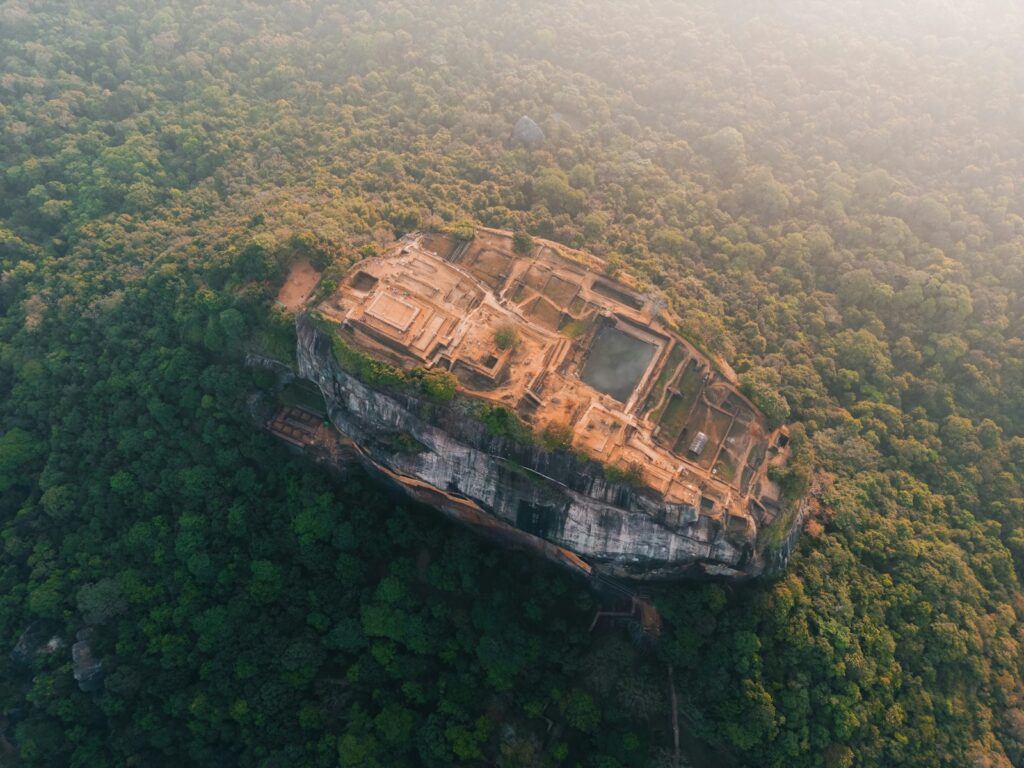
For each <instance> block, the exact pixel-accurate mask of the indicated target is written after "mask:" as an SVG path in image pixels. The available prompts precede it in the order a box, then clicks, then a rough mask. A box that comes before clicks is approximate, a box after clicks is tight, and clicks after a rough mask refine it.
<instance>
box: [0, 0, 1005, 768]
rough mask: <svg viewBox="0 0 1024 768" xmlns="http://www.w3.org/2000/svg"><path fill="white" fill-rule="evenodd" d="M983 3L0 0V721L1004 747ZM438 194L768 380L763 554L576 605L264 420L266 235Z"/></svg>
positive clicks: (186, 759)
mask: <svg viewBox="0 0 1024 768" xmlns="http://www.w3.org/2000/svg"><path fill="white" fill-rule="evenodd" d="M1021 30H1024V9H1022V8H1021V6H1020V5H1019V4H1017V3H1014V2H1009V1H1005V2H1004V1H1003V0H965V1H964V2H959V3H955V4H954V3H949V2H944V1H942V0H893V1H892V2H881V1H880V0H854V1H853V2H849V3H830V2H826V1H825V0H787V2H780V3H774V4H767V3H758V2H753V1H752V0H723V1H722V2H711V1H710V0H682V1H680V2H669V1H668V0H620V1H619V2H611V0H596V2H592V3H583V2H580V1H579V0H568V1H567V2H561V3H555V2H548V1H547V0H531V1H527V0H511V1H510V2H498V1H497V0H471V1H469V2H459V3H443V2H439V1H438V0H390V1H387V2H381V3H371V2H359V1H356V0H294V1H292V2H284V1H282V2H276V3H260V2H254V1H253V0H223V1H222V2H218V3H202V2H186V1H185V0H164V1H163V2H155V1H154V0H96V1H95V2H81V1H80V0H68V1H67V2H56V1H55V0H6V1H5V2H2V3H0V546H2V550H0V651H2V653H0V765H2V766H12V767H13V766H76V767H80V768H86V767H88V768H93V767H98V766H147V767H148V766H168V767H169V766H188V765H196V766H229V765H238V766H261V767H262V768H285V767H290V766H336V765H338V766H365V767H366V768H371V767H375V766H379V767H381V768H385V767H386V768H392V767H393V766H420V765H422V766H432V767H440V766H450V765H467V766H483V765H494V766H500V767H501V768H512V766H573V767H575V766H579V767H580V768H617V767H620V766H622V767H624V766H651V767H652V768H669V767H676V768H679V767H681V766H686V765H693V766H696V768H703V767H704V766H727V767H728V766H735V767H740V766H752V767H753V766H757V767H759V768H760V767H762V766H765V767H768V766H777V767H779V768H781V767H782V766H787V767H796V766H800V767H807V768H810V767H812V766H814V767H825V768H852V767H853V766H864V767H867V766H882V767H883V768H896V767H898V766H908V767H909V766H914V767H916V768H926V767H927V768H932V767H938V766H968V767H969V768H1010V766H1015V765H1016V766H1019V765H1022V764H1024V682H1022V665H1024V647H1022V642H1024V636H1022V623H1021V620H1022V618H1024V592H1022V587H1021V573H1022V571H1024V489H1022V476H1024V338H1022V337H1024V108H1022V101H1021V94H1022V92H1024V60H1022V58H1021V51H1022V45H1021V43H1022V39H1024V38H1022V32H1021ZM523 115H527V116H529V117H530V118H531V119H532V120H534V121H535V122H536V123H537V124H538V125H539V126H540V128H541V129H542V131H543V134H544V138H543V140H542V141H540V142H537V143H536V144H533V145H531V146H524V145H523V143H522V142H514V141H512V139H511V134H512V129H513V126H514V125H515V123H516V121H517V120H518V119H519V118H520V117H521V116H523ZM475 223H478V224H483V225H486V226H492V227H499V228H504V229H513V230H516V231H522V232H528V233H530V234H532V235H534V236H538V237H543V238H549V239H553V240H556V241H558V242H562V243H565V244H567V245H570V246H572V247H576V248H581V249H584V250H587V251H590V252H592V253H594V254H597V255H598V256H601V257H602V258H603V259H605V260H606V261H607V263H608V265H609V267H608V268H609V271H611V272H613V273H614V272H620V273H624V274H628V275H630V276H631V277H632V278H633V279H635V280H636V281H638V282H639V284H640V285H641V286H642V287H643V288H644V290H646V291H650V292H655V293H657V294H658V295H660V296H662V297H663V298H664V300H665V302H666V303H667V305H668V306H670V307H671V309H672V310H673V312H674V313H675V315H677V316H678V317H679V318H681V322H682V329H681V330H682V331H683V332H685V333H686V334H687V336H688V337H689V338H691V339H694V340H695V341H696V342H697V343H699V344H700V345H701V347H702V348H703V349H707V350H708V351H709V352H712V353H714V354H718V355H720V356H721V357H722V358H723V359H724V360H726V361H728V362H729V364H730V365H731V366H732V367H733V368H734V369H735V370H736V372H737V373H738V374H739V376H740V378H741V380H742V381H743V382H744V384H745V386H746V387H748V390H749V391H752V392H755V393H757V395H758V398H759V401H760V402H761V404H762V405H763V406H764V408H765V409H766V410H767V411H770V412H771V415H772V417H773V418H776V419H778V420H780V421H783V420H784V421H788V422H789V423H791V424H792V425H793V431H794V435H795V436H796V437H797V439H799V440H800V441H802V444H803V445H804V446H805V452H804V454H803V455H804V457H805V458H804V462H805V463H806V468H807V469H808V471H811V472H812V473H813V493H814V496H813V504H812V507H813V515H812V516H811V517H809V519H808V521H807V522H806V525H805V530H804V533H803V536H802V537H801V540H800V543H799V546H798V547H797V549H796V551H795V552H794V553H793V555H792V557H791V559H790V561H789V565H788V568H787V570H786V571H785V572H784V573H783V574H782V575H781V576H779V577H777V578H774V579H767V580H761V581H757V582H752V583H744V584H736V583H722V582H714V581H708V582H698V583H675V584H664V585H660V586H658V587H656V588H655V590H654V602H655V604H656V606H657V608H658V609H659V611H660V612H661V615H662V617H663V620H664V626H663V631H662V634H661V637H660V638H659V639H658V640H657V641H656V642H652V641H650V640H647V639H644V638H642V637H640V636H638V634H637V633H636V632H632V631H630V630H629V629H628V628H625V627H622V626H615V625H609V624H598V626H597V627H595V628H594V629H593V631H591V621H592V618H593V616H594V612H595V610H596V608H597V606H598V600H597V598H596V597H595V596H594V595H593V594H592V593H591V592H589V591H588V590H587V589H586V586H585V585H584V584H582V583H581V582H579V581H578V580H576V579H575V578H573V577H572V576H571V575H570V574H568V573H563V572H562V571H560V570H558V569H556V568H554V567H553V566H550V565H548V564H545V563H543V562H542V561H540V560H537V559H535V558H532V557H528V556H526V555H524V554H522V553H517V552H513V551H506V550H504V549H500V548H498V547H495V546H493V545H491V544H489V543H487V542H484V541H481V540H480V539H478V538H476V537H474V536H473V535H472V534H471V533H469V532H467V531H464V530H462V529H461V528H458V527H456V526H454V525H452V524H450V523H447V522H445V521H444V520H443V519H442V518H441V517H440V516H438V515H436V514H434V513H432V512H431V511H430V510H428V509H426V508H421V507H417V506H414V505H410V504H408V503H406V502H403V501H401V500H399V499H398V498H396V497H395V496H394V495H392V494H389V493H388V492H386V491H385V490H384V489H382V488H381V487H379V486H378V485H376V484H375V483H374V482H373V481H371V480H370V479H369V478H367V477H366V476H365V475H362V474H360V473H358V472H353V473H351V474H349V475H345V476H339V475H336V474H333V473H331V472H329V471H328V470H327V469H325V468H323V467H320V466H318V465H316V464H314V463H312V462H310V461H308V460H307V459H306V458H304V457H302V456H297V455H295V454H293V453H291V452H289V451H288V450H287V449H286V447H285V446H284V445H283V444H282V443H280V442H278V441H276V440H275V439H274V438H273V437H271V436H270V435H269V434H267V433H266V432H265V431H263V430H261V429H260V425H259V424H258V423H256V422H255V421H254V420H253V418H252V416H251V409H250V405H251V402H252V400H253V398H254V397H256V396H259V393H260V392H261V391H264V390H265V389H266V386H267V382H266V380H265V379H266V376H265V374H264V373H261V372H260V371H259V370H254V369H253V368H252V367H247V366H246V365H245V357H246V355H247V354H248V353H252V352H257V353H260V354H264V355H269V356H273V357H276V358H278V359H281V360H284V361H286V362H287V361H290V360H291V359H292V358H293V356H294V332H293V328H292V324H291V319H290V318H289V317H287V316H286V315H285V314H283V313H282V312H281V311H280V310H279V309H276V308H275V305H274V298H275V296H276V295H277V290H278V288H279V286H280V285H281V283H282V282H283V280H284V276H285V273H286V269H287V265H288V264H289V262H290V261H291V260H293V259H294V258H296V257H297V256H304V257H306V258H309V259H310V260H312V262H313V263H314V264H315V265H316V266H317V267H318V268H320V269H322V270H324V273H325V279H326V280H337V279H338V278H339V277H340V276H341V275H342V274H344V272H345V270H346V269H347V268H348V267H349V266H350V265H352V264H353V263H354V262H355V261H357V260H358V259H360V258H363V257H364V256H367V255H371V254H374V253H378V252H380V251H381V249H383V248H385V247H386V246H387V245H388V244H389V243H391V242H392V241H393V240H394V238H396V237H398V236H401V235H403V234H405V233H407V232H410V231H414V230H418V229H438V230H445V231H453V232H458V231H464V230H465V228H466V227H471V226H472V225H473V224H475ZM79 641H84V642H85V645H86V647H88V649H89V656H90V657H91V661H92V662H93V663H94V664H96V663H98V664H100V665H101V670H102V676H101V677H100V678H97V679H95V680H91V681H89V683H90V684H85V685H80V684H79V683H80V682H83V681H82V680H78V679H76V672H78V671H80V670H79V669H78V668H79V667H81V666H82V665H83V664H84V663H85V662H87V661H89V660H90V659H81V658H79V659H77V660H76V659H75V658H73V654H72V650H71V648H72V645H74V644H76V643H77V642H79ZM669 668H671V670H672V675H673V678H674V685H675V690H676V693H677V696H678V707H679V710H680V712H679V722H680V726H681V729H682V731H683V749H682V750H681V752H680V753H677V752H676V750H675V749H674V747H673V735H672V723H671V717H670V701H669V699H670V693H671V692H670V686H669V680H668V670H669ZM79 677H82V675H81V674H79ZM83 687H84V688H86V690H82V689H83Z"/></svg>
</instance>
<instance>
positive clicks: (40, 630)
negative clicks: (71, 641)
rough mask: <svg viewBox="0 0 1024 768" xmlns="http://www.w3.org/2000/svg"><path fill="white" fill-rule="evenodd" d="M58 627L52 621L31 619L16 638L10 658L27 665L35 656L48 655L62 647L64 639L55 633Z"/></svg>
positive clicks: (16, 662)
mask: <svg viewBox="0 0 1024 768" xmlns="http://www.w3.org/2000/svg"><path fill="white" fill-rule="evenodd" d="M59 629H60V627H59V625H57V624H56V623H53V622H43V621H33V622H32V623H31V624H29V625H28V627H26V628H25V631H24V632H22V633H21V637H19V638H18V642H17V644H16V645H15V646H14V650H13V651H11V660H12V661H13V662H14V663H15V664H21V665H24V666H27V665H29V664H31V663H32V659H34V658H35V657H36V656H48V655H50V654H51V653H56V652H57V651H59V650H60V649H61V648H63V647H64V641H63V640H62V639H61V637H60V635H58V634H56V633H57V631H59Z"/></svg>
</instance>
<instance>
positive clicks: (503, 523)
mask: <svg viewBox="0 0 1024 768" xmlns="http://www.w3.org/2000/svg"><path fill="white" fill-rule="evenodd" d="M296 329H297V336H298V349H297V357H298V369H299V375H300V376H301V377H302V378H305V379H308V380H309V381H311V382H314V383H315V384H317V385H318V386H319V388H320V390H321V392H322V393H323V396H324V400H325V402H326V404H327V409H328V414H329V418H330V420H331V422H332V423H333V425H334V426H335V427H336V428H337V429H338V430H339V431H340V432H341V433H342V434H343V435H344V436H346V437H347V438H348V439H350V440H351V441H352V443H353V444H354V446H355V448H356V454H357V455H358V456H359V458H360V461H361V462H362V463H363V465H364V466H365V467H366V468H367V470H368V471H370V472H371V473H372V474H374V475H376V476H378V477H381V478H383V479H385V480H386V481H388V482H390V483H391V484H393V485H394V486H395V487H397V488H399V489H401V490H402V491H403V492H404V493H405V494H407V495H408V496H410V497H411V498H414V499H416V500H417V501H421V502H425V503H428V504H430V505H432V506H434V507H436V508H438V509H440V510H442V511H443V512H444V513H446V514H447V515H449V516H450V517H453V518H455V519H457V520H459V521H461V522H463V523H465V524H468V525H471V526H473V527H474V528H476V529H478V530H479V531H480V532H482V533H484V534H486V535H488V536H490V537H491V538H496V539H500V540H502V541H505V542H508V543H513V544H517V545H520V546H525V547H528V548H530V549H533V550H535V551H537V552H540V553H543V554H544V555H546V556H547V557H549V558H551V559H554V560H556V561H558V562H561V563H562V564H564V565H566V566H569V567H571V568H574V569H576V570H579V571H582V572H584V573H586V574H588V575H594V574H599V573H606V574H609V575H614V576H622V577H630V578H640V579H645V578H646V579H654V578H677V577H683V576H724V577H732V578H743V577H750V576H756V575H758V574H760V573H761V572H763V571H764V570H765V567H766V564H767V563H768V562H772V563H774V564H775V565H776V566H777V565H778V564H779V563H780V560H781V562H782V563H784V561H785V557H786V555H787V554H788V546H787V551H786V552H778V551H774V552H769V553H765V552H762V551H760V550H759V548H758V546H757V529H756V528H754V527H748V528H746V529H745V530H742V531H726V530H725V527H724V526H723V525H722V524H720V523H719V522H718V521H716V520H714V519H712V518H709V517H707V516H704V515H701V514H699V511H698V510H697V509H696V508H695V507H693V506H689V505H686V504H668V503H665V502H664V501H662V500H661V499H660V497H659V496H658V495H657V494H656V493H654V492H652V491H650V490H649V489H645V488H637V487H632V486H629V485H625V484H620V483H612V482H608V481H607V480H606V479H605V476H604V473H603V471H602V469H601V466H600V465H599V464H597V463H596V462H592V461H581V460H580V459H579V458H578V457H577V456H576V455H575V454H573V453H572V452H570V451H566V450H546V449H544V448H542V447H541V446H539V445H536V444H524V443H521V442H516V441H514V440H512V439H510V438H508V437H505V436H500V435H495V434H493V433H492V432H491V431H490V430H489V429H488V427H487V426H486V425H485V424H484V423H483V422H482V421H481V420H480V419H479V418H477V417H476V416H475V415H474V413H473V410H472V407H471V406H470V404H469V403H467V402H466V401H465V400H463V399H455V400H453V401H451V402H437V401H436V400H433V399H430V398H428V397H426V396H419V395H416V394H409V393H407V392H404V391H402V392H385V391H382V390H379V389H374V388H371V387H369V386H367V385H366V384H364V383H362V382H361V381H359V380H358V379H357V378H356V377H355V376H353V375H352V374H351V373H349V372H348V371H346V370H344V369H342V367H341V366H339V365H338V363H337V362H336V361H335V359H334V356H333V354H332V350H331V342H330V339H329V338H328V337H327V336H326V335H325V334H324V332H322V331H321V330H320V329H318V328H317V326H316V325H315V324H314V323H313V322H312V321H311V320H310V319H309V317H308V316H306V315H304V314H300V315H299V316H298V318H297V321H296Z"/></svg>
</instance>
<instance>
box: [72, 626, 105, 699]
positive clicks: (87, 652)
mask: <svg viewBox="0 0 1024 768" xmlns="http://www.w3.org/2000/svg"><path fill="white" fill-rule="evenodd" d="M92 637H93V633H92V630H91V629H83V630H80V631H79V632H78V634H77V635H75V638H76V639H77V641H78V642H76V643H75V644H74V645H73V646H71V670H72V674H74V676H75V681H76V682H77V683H78V687H79V689H80V690H82V691H85V692H86V693H89V692H91V691H96V690H99V687H100V684H101V683H102V682H103V662H102V661H99V660H98V659H96V658H95V657H94V656H93V653H92Z"/></svg>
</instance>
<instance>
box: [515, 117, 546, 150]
mask: <svg viewBox="0 0 1024 768" xmlns="http://www.w3.org/2000/svg"><path fill="white" fill-rule="evenodd" d="M543 141H544V131H543V130H542V129H541V127H540V126H539V125H537V123H535V122H534V121H533V120H532V119H531V118H529V117H527V116H526V115H523V116H522V117H520V118H519V119H518V120H516V124H515V126H513V128H512V143H513V144H521V145H523V146H524V147H527V148H529V149H533V148H534V147H537V146H540V144H541V143H542V142H543Z"/></svg>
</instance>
